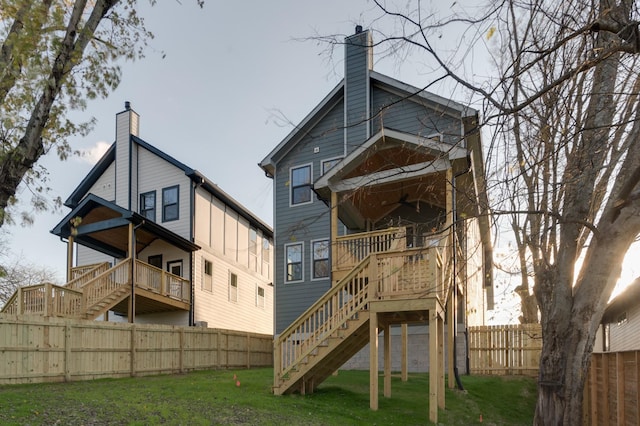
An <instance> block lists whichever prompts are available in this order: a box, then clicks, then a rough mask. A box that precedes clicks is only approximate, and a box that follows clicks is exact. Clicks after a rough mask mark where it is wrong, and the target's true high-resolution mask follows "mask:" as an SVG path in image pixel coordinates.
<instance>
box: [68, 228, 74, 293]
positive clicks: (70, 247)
mask: <svg viewBox="0 0 640 426" xmlns="http://www.w3.org/2000/svg"><path fill="white" fill-rule="evenodd" d="M72 269H73V235H69V237H68V238H67V282H69V281H71V279H72V277H71V270H72Z"/></svg>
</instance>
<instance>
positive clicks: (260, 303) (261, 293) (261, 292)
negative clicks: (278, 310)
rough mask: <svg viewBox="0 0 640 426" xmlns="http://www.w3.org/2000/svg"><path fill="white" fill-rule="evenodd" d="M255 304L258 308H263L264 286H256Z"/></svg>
mask: <svg viewBox="0 0 640 426" xmlns="http://www.w3.org/2000/svg"><path fill="white" fill-rule="evenodd" d="M256 306H257V307H259V308H264V287H260V286H258V287H257V293H256Z"/></svg>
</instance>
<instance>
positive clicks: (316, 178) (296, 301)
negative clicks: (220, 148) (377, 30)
mask: <svg viewBox="0 0 640 426" xmlns="http://www.w3.org/2000/svg"><path fill="white" fill-rule="evenodd" d="M372 45H373V43H372V39H371V33H370V32H369V31H366V30H365V31H363V30H362V28H361V27H357V28H356V33H355V34H354V35H352V36H349V37H346V38H345V42H344V48H345V70H344V78H343V80H342V81H341V82H340V83H339V84H338V85H337V86H336V87H335V88H334V89H333V90H331V92H330V93H328V94H327V96H326V97H325V98H324V99H323V100H322V101H321V102H320V103H319V104H318V105H317V106H316V107H315V108H314V109H313V111H311V112H310V113H309V114H308V115H307V116H306V117H305V118H304V120H303V121H302V122H301V123H300V124H299V125H297V126H296V127H295V129H294V130H293V131H292V132H291V133H290V134H289V135H288V136H287V137H286V138H285V139H284V140H282V141H281V142H280V143H279V144H278V145H277V146H276V147H275V148H274V149H273V151H271V152H270V153H269V154H268V155H267V156H266V157H265V158H264V159H263V160H262V161H261V162H260V164H259V165H260V167H261V168H262V169H263V170H264V171H265V173H266V174H267V176H268V177H270V178H272V179H273V185H274V186H273V188H274V190H273V194H274V232H275V264H274V265H275V280H274V285H275V333H276V335H279V337H278V339H277V341H276V360H275V364H276V380H275V383H274V390H275V392H276V393H284V392H289V391H292V390H299V391H302V392H305V391H307V392H309V391H312V390H313V389H314V388H315V386H316V385H317V384H318V383H320V382H321V381H322V380H323V379H324V378H325V377H326V375H327V374H331V373H332V372H333V371H335V370H336V369H337V368H338V367H340V366H341V365H343V364H344V362H347V361H348V360H349V359H350V358H351V357H352V356H353V355H354V354H356V353H357V352H358V351H360V350H361V349H362V348H364V347H366V345H367V344H368V343H369V342H370V341H371V340H372V339H373V336H377V334H378V331H384V333H383V335H384V334H386V335H389V334H390V333H389V330H388V329H387V328H385V327H388V326H389V325H394V326H395V325H403V326H406V325H415V326H417V328H420V327H426V326H427V325H428V326H429V327H430V330H437V329H431V327H438V326H439V324H440V321H442V320H443V319H444V315H452V317H451V319H454V318H455V320H454V321H455V322H456V323H459V324H462V325H463V326H466V325H480V324H483V323H484V320H485V314H486V311H487V310H488V309H491V308H492V304H493V295H492V284H491V277H492V272H491V257H492V255H491V245H490V231H489V218H488V210H487V199H486V193H485V181H484V166H483V159H482V147H481V143H480V134H479V130H478V128H477V121H478V113H477V111H475V110H473V109H471V108H468V107H466V106H464V105H461V104H459V103H457V102H455V101H452V100H449V99H445V98H443V97H440V96H437V95H435V94H432V93H429V92H426V91H424V90H421V89H419V88H416V87H412V86H410V85H408V84H405V83H403V82H400V81H398V80H395V79H393V78H391V77H388V76H386V75H383V74H380V73H377V72H376V71H374V70H373V55H372ZM454 235H456V236H457V238H454ZM453 253H457V255H456V256H453ZM454 264H455V266H456V269H457V270H458V274H456V275H455V278H454V275H453V274H452V273H451V271H452V270H453V269H452V268H453V266H454ZM374 312H376V314H375V315H374V314H373V313H374ZM433 315H435V320H431V318H432V316H433ZM448 322H451V321H448ZM378 327H379V328H378ZM414 328H416V327H414ZM345 330H346V331H345ZM366 330H369V332H367V331H366ZM447 332H449V331H447ZM452 332H453V331H452ZM347 335H348V338H347ZM327 336H335V337H336V341H337V340H340V341H343V342H350V343H348V344H346V345H347V346H346V347H345V346H340V345H337V346H335V347H334V346H333V344H332V343H331V342H332V341H331V340H326V338H327ZM426 338H427V339H428V338H429V337H426ZM327 342H329V343H328V349H325V348H324V346H323V345H324V344H326V343H327ZM375 344H376V345H377V338H376V342H375ZM318 345H320V346H318ZM321 347H322V349H321ZM426 347H429V353H430V354H431V350H432V345H431V344H430V343H429V342H426V345H425V348H426ZM337 353H339V354H340V355H339V356H338V355H336V354H337ZM376 353H377V352H376ZM371 355H372V358H376V357H377V355H376V357H373V351H372V352H371ZM431 355H433V356H437V353H432V354H431ZM431 355H430V356H431ZM458 355H459V356H460V354H458ZM320 358H324V360H321V359H320ZM462 358H463V359H464V354H463V356H462ZM431 359H433V357H431ZM374 361H375V362H376V363H377V359H376V360H372V361H370V362H371V363H373V362H374ZM299 363H304V364H306V366H305V367H302V366H301V365H299ZM371 365H373V364H371ZM279 374H280V375H281V376H279ZM278 377H281V378H278ZM372 398H373V396H372Z"/></svg>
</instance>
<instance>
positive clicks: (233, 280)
mask: <svg viewBox="0 0 640 426" xmlns="http://www.w3.org/2000/svg"><path fill="white" fill-rule="evenodd" d="M237 301H238V276H237V275H236V274H234V273H233V272H229V302H237Z"/></svg>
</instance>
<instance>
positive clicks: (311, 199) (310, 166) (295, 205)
mask: <svg viewBox="0 0 640 426" xmlns="http://www.w3.org/2000/svg"><path fill="white" fill-rule="evenodd" d="M305 167H309V184H308V185H299V186H296V188H302V187H306V186H308V187H309V201H305V202H302V203H294V202H293V189H294V186H293V171H294V170H297V169H302V168H305ZM311 203H313V163H306V164H300V165H297V166H293V167H291V168H289V207H297V206H304V205H307V204H311Z"/></svg>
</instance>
